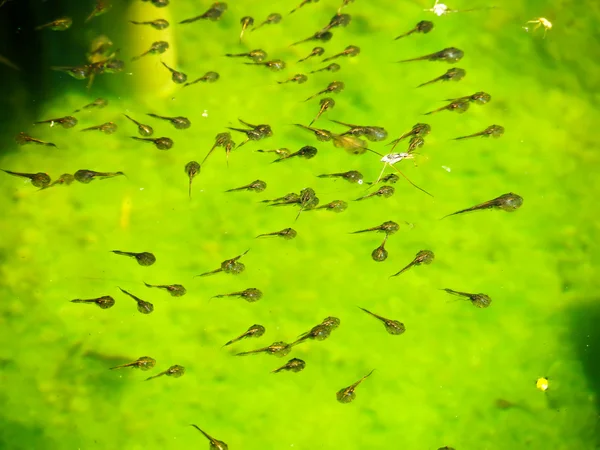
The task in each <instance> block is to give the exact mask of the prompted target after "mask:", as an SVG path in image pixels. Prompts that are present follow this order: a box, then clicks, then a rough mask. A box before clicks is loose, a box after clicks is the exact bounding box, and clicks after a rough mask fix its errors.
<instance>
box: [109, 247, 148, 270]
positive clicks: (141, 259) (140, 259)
mask: <svg viewBox="0 0 600 450" xmlns="http://www.w3.org/2000/svg"><path fill="white" fill-rule="evenodd" d="M111 252H112V253H115V254H117V255H122V256H129V257H130V258H135V259H136V261H137V263H138V264H139V265H140V266H151V265H152V264H154V263H155V262H156V257H155V256H154V255H153V254H152V253H150V252H141V253H135V252H123V251H121V250H111Z"/></svg>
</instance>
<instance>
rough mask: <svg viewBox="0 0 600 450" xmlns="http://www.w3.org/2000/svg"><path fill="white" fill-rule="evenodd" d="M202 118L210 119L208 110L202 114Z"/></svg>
mask: <svg viewBox="0 0 600 450" xmlns="http://www.w3.org/2000/svg"><path fill="white" fill-rule="evenodd" d="M202 117H208V110H207V109H205V110H204V112H203V113H202Z"/></svg>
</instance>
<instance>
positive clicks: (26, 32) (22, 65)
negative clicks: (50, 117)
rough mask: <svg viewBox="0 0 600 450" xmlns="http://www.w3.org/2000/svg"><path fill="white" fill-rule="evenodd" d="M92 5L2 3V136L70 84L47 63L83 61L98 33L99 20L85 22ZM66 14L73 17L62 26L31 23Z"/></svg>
mask: <svg viewBox="0 0 600 450" xmlns="http://www.w3.org/2000/svg"><path fill="white" fill-rule="evenodd" d="M1 3H2V1H1V0H0V4H1ZM93 6H94V2H93V1H90V2H87V1H86V2H83V1H72V0H52V1H45V0H9V1H8V2H6V3H4V4H3V6H2V7H0V79H1V80H2V88H3V89H2V95H0V136H2V137H5V136H12V135H16V134H17V133H18V132H19V131H23V130H22V128H23V129H25V127H29V126H30V125H31V122H33V120H34V118H36V117H38V111H39V108H40V107H42V106H43V105H44V104H45V103H46V102H48V101H49V100H51V99H53V98H55V97H58V96H61V95H64V94H65V93H67V92H68V91H69V89H71V88H73V86H74V84H73V81H74V80H73V79H72V78H71V77H69V76H68V75H64V74H61V73H59V72H55V71H52V70H51V69H50V67H52V66H61V65H62V66H77V65H82V64H85V63H86V57H85V55H86V50H87V47H88V45H89V42H90V40H91V38H92V37H93V36H96V35H97V34H100V33H98V32H96V30H97V27H98V26H99V23H98V22H96V23H93V24H91V25H90V24H84V20H85V18H86V17H87V16H88V15H89V14H90V12H91V10H92V9H93ZM64 16H68V17H71V18H72V19H73V25H72V27H71V28H70V29H68V30H66V31H52V30H49V29H44V30H36V29H35V28H36V27H38V26H40V25H44V24H47V23H49V22H51V21H53V20H56V19H58V18H60V17H64ZM102 23H103V22H100V24H102ZM84 86H85V82H83V84H82V85H81V87H82V88H84ZM84 89H85V88H84ZM12 148H13V147H12V146H10V145H9V146H3V149H4V150H0V152H1V151H7V150H9V151H10V149H12Z"/></svg>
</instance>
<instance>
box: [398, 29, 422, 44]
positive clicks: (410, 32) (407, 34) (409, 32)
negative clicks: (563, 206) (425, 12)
mask: <svg viewBox="0 0 600 450" xmlns="http://www.w3.org/2000/svg"><path fill="white" fill-rule="evenodd" d="M415 31H417V29H416V28H413V29H412V30H410V31H408V32H406V33H403V34H401V35H400V36H398V37H396V38H394V40H395V41H397V40H398V39H401V38H403V37H406V36H410V35H411V34H413V33H414V32H415Z"/></svg>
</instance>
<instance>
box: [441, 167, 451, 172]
mask: <svg viewBox="0 0 600 450" xmlns="http://www.w3.org/2000/svg"><path fill="white" fill-rule="evenodd" d="M442 169H444V170H445V171H446V172H452V169H451V168H450V167H448V166H442Z"/></svg>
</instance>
